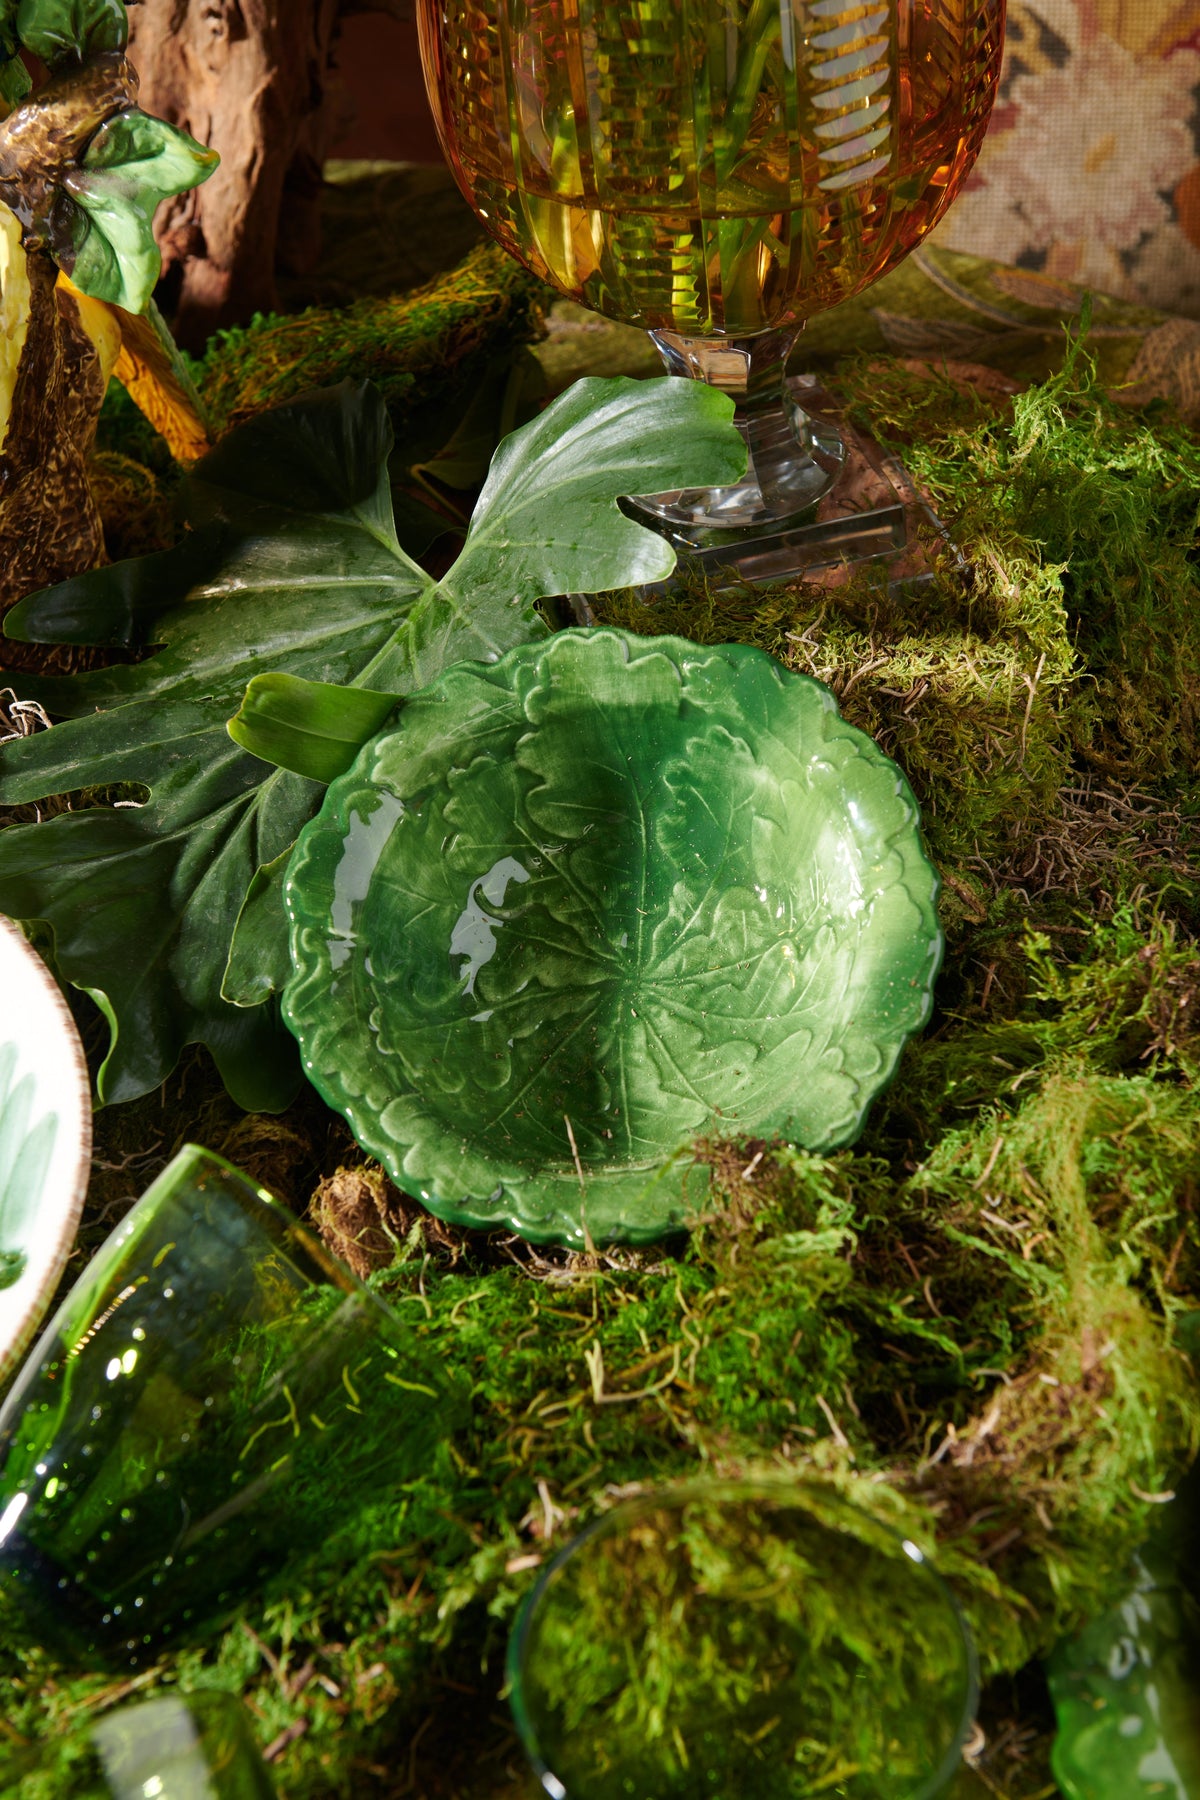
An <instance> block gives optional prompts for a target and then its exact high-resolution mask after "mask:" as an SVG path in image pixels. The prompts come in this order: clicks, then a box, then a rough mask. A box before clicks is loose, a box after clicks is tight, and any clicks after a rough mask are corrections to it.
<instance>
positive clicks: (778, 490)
mask: <svg viewBox="0 0 1200 1800" xmlns="http://www.w3.org/2000/svg"><path fill="white" fill-rule="evenodd" d="M798 336H799V331H798V330H792V331H768V332H761V333H758V334H757V335H756V336H754V337H742V338H737V337H684V336H682V335H681V334H680V333H679V332H676V331H652V332H651V333H650V337H651V340H652V341H653V343H654V345H655V347H656V349H657V350H658V353H659V355H660V356H661V357H662V359H663V362H664V363H665V365H666V368H667V372H668V374H670V375H686V376H689V377H691V379H693V380H695V381H706V382H708V384H709V386H710V387H716V388H720V390H721V392H722V393H725V394H728V395H729V396H730V398H731V399H732V400H733V401H734V403H735V406H736V408H737V410H736V412H735V413H734V421H733V422H734V424H735V425H736V426H737V428H738V430H739V431H740V432H741V434H742V436H743V438H744V439H745V440H746V450H747V453H748V456H749V464H748V467H747V470H746V476H745V479H744V480H743V481H740V482H737V483H736V484H734V485H733V486H732V487H719V488H684V489H681V490H679V491H678V492H675V493H670V494H639V495H638V496H637V497H636V499H634V500H633V501H631V502H630V510H631V511H633V512H634V514H635V516H638V517H641V518H642V519H644V521H645V523H646V524H649V525H654V526H655V527H656V528H657V529H658V530H660V531H665V532H666V533H667V534H668V535H669V536H670V537H672V538H675V539H676V540H678V541H679V542H682V543H690V544H696V545H700V546H703V545H710V544H714V543H721V542H731V543H734V542H737V541H738V540H739V539H748V538H753V537H761V536H763V535H765V534H768V533H773V532H779V531H785V530H787V529H788V528H789V527H792V526H794V525H797V524H800V523H802V522H803V521H804V519H805V518H806V517H807V516H810V515H811V510H812V508H813V507H814V506H815V505H816V504H817V502H818V501H819V500H821V499H823V498H824V496H825V495H826V494H827V493H828V492H829V490H830V489H831V488H832V487H833V484H834V482H835V481H836V480H837V478H838V476H839V475H840V474H841V471H842V467H843V464H844V463H845V460H846V446H845V443H844V442H843V439H842V437H841V434H840V432H839V431H838V430H837V428H836V426H834V425H832V424H830V423H829V422H828V421H827V420H823V419H818V418H815V417H814V416H813V415H812V414H810V413H807V412H805V410H804V408H803V407H802V406H800V405H799V403H798V402H797V401H796V399H795V398H794V396H793V395H792V393H791V391H790V389H789V387H788V384H787V381H786V378H785V373H784V372H785V368H786V365H787V359H788V356H789V355H790V353H791V351H792V348H793V346H794V344H795V342H796V339H797V337H798Z"/></svg>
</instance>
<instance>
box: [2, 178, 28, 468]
mask: <svg viewBox="0 0 1200 1800" xmlns="http://www.w3.org/2000/svg"><path fill="white" fill-rule="evenodd" d="M28 330H29V272H28V270H27V268H26V266H25V250H24V247H23V245H22V243H21V227H20V224H19V223H18V221H17V216H16V214H15V213H14V212H13V211H12V209H11V208H10V207H7V206H5V204H4V202H3V201H2V200H0V449H3V447H4V440H5V438H6V437H7V435H8V421H9V419H10V417H11V415H12V404H13V390H14V388H15V387H16V385H17V367H18V364H19V363H20V361H21V352H22V350H24V348H25V336H26V333H27V332H28Z"/></svg>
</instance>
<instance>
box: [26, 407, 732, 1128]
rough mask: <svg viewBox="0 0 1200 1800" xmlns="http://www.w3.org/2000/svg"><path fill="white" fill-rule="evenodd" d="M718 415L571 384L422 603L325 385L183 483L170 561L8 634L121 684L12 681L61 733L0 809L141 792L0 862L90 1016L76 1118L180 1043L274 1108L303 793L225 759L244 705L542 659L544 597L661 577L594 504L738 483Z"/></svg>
mask: <svg viewBox="0 0 1200 1800" xmlns="http://www.w3.org/2000/svg"><path fill="white" fill-rule="evenodd" d="M731 412H732V408H731V405H730V403H729V401H728V400H726V399H725V398H724V397H723V396H721V395H718V394H716V393H715V392H713V391H712V390H709V389H707V388H705V387H703V386H702V385H701V384H699V383H696V384H692V383H685V382H671V381H662V382H656V383H640V382H632V381H626V380H611V381H604V380H589V381H583V382H579V383H577V384H576V386H575V387H574V388H572V389H571V390H569V391H568V393H566V394H564V395H562V396H561V397H560V398H559V399H558V400H557V401H556V402H555V403H554V404H553V405H552V406H551V407H549V408H548V409H547V410H546V412H544V413H543V414H541V415H540V416H539V417H538V418H537V419H535V420H533V421H532V422H531V423H530V424H528V425H526V426H524V427H523V428H522V429H521V430H520V431H518V432H515V433H514V434H513V435H512V436H510V437H509V438H507V439H506V440H505V441H504V443H503V444H502V445H501V446H500V448H499V450H498V451H497V453H496V456H495V458H494V459H493V462H492V468H491V472H490V474H489V477H488V480H487V482H486V484H485V485H484V488H483V492H482V494H481V496H480V499H479V503H478V505H477V506H476V509H475V513H474V515H473V518H472V520H471V524H470V528H469V531H468V534H467V538H466V542H465V544H464V546H463V549H462V552H461V554H460V555H459V557H458V559H457V561H456V562H455V563H454V565H453V567H452V568H451V569H450V570H449V572H448V573H447V574H446V575H444V576H443V577H442V578H441V580H435V579H434V578H433V577H432V576H430V575H428V574H426V573H425V572H424V570H422V569H421V568H420V567H419V565H418V564H417V563H415V562H414V561H413V560H412V559H411V557H409V556H408V555H407V554H406V553H405V551H404V550H403V549H402V548H401V547H400V544H399V541H398V539H397V536H396V532H395V528H394V524H393V519H392V511H391V501H390V495H389V487H388V475H387V459H388V455H389V452H390V451H391V448H392V433H391V427H390V425H389V424H388V420H387V415H386V411H385V409H384V406H383V403H382V401H381V399H380V398H379V396H378V394H377V393H376V392H375V391H374V389H372V388H371V387H370V386H369V385H353V384H344V385H342V386H341V387H339V388H334V389H331V390H327V391H325V392H322V393H319V394H317V395H313V396H310V397H308V398H305V399H302V400H297V401H295V402H293V403H291V404H289V405H286V406H283V407H280V408H278V409H276V410H274V411H272V412H268V413H264V414H262V415H260V416H259V417H258V418H256V419H253V420H251V421H249V422H248V423H247V424H246V425H244V426H242V427H241V428H239V429H238V430H236V431H235V432H233V433H231V434H230V436H229V437H228V438H226V439H225V441H224V442H223V443H222V444H221V445H220V446H219V447H218V448H217V449H216V450H215V451H214V452H213V453H212V454H211V455H210V456H209V457H207V458H206V459H205V460H204V462H202V463H201V464H200V465H199V466H198V467H197V469H196V471H195V472H194V474H193V476H192V478H191V480H190V482H189V483H188V486H187V489H186V499H185V505H186V509H187V517H188V520H189V522H190V524H191V526H192V529H191V530H190V531H189V532H188V534H187V535H186V536H185V538H184V540H183V542H182V543H181V544H180V545H179V546H178V547H177V548H176V549H174V550H170V551H166V552H160V553H159V554H157V555H154V556H149V557H143V558H139V559H136V560H133V561H130V562H126V563H120V564H116V565H114V566H112V567H110V568H106V569H101V570H96V571H93V572H91V573H90V574H87V575H83V576H80V577H78V578H76V579H75V580H73V581H69V582H66V583H64V584H62V585H61V586H60V587H58V588H55V589H51V590H49V591H47V592H45V593H43V594H40V595H35V596H34V597H32V598H31V599H29V600H26V601H24V602H22V603H21V604H20V605H19V606H18V607H16V608H14V609H13V611H12V612H11V613H10V614H9V615H8V618H7V621H6V629H7V631H8V633H9V635H11V636H20V637H21V638H23V639H25V640H26V641H32V642H39V643H72V644H94V645H102V646H105V647H108V648H113V649H120V650H125V651H129V652H134V653H136V654H139V655H141V656H142V658H143V660H140V661H135V662H128V663H124V664H120V665H117V666H115V667H112V668H107V669H101V670H96V671H93V672H91V673H88V674H84V675H74V676H66V677H60V678H45V679H41V680H38V681H32V680H29V679H23V682H22V686H23V689H24V690H26V692H27V693H28V695H29V697H31V698H35V699H38V700H39V701H40V702H41V703H42V704H43V705H44V706H45V707H46V708H47V709H48V710H49V711H50V712H51V713H52V714H53V715H55V716H57V717H60V718H62V719H63V721H64V722H63V723H62V724H60V725H58V726H56V727H55V729H54V730H52V731H50V732H48V733H42V734H40V735H38V736H37V737H34V738H30V739H26V740H24V741H22V742H20V743H15V744H11V745H7V746H5V747H4V749H3V750H2V751H0V804H8V805H17V804H23V803H28V802H33V801H41V800H44V799H47V798H49V797H50V796H52V795H61V794H65V793H70V792H74V791H77V790H80V789H84V788H89V789H90V788H95V787H96V786H98V785H101V784H122V783H124V784H133V785H134V787H135V788H136V789H140V790H145V791H146V792H147V793H148V798H147V799H146V801H145V803H144V804H137V803H133V804H130V803H129V802H121V803H118V804H116V805H114V806H89V807H87V808H85V809H84V810H82V811H68V812H63V813H60V814H59V815H58V816H56V817H55V818H53V819H50V820H48V821H46V822H45V823H43V824H39V825H36V826H15V827H12V828H10V829H9V830H7V831H6V832H5V833H4V834H3V837H0V908H3V910H5V911H7V912H8V913H10V914H12V915H14V916H16V917H18V918H24V919H42V920H45V921H46V922H47V923H48V924H49V925H50V926H51V927H52V928H53V931H54V934H55V954H56V957H57V961H58V966H59V968H60V971H61V973H62V974H63V976H64V977H65V978H66V979H68V980H69V981H71V982H73V983H74V984H75V985H76V986H78V987H80V988H83V989H84V990H86V991H87V992H89V993H90V994H92V995H93V997H94V998H95V999H96V1000H97V1002H98V1004H99V1005H100V1006H101V1008H102V1009H103V1011H104V1012H105V1014H106V1016H107V1018H108V1021H109V1025H110V1029H111V1045H110V1049H109V1053H108V1056H107V1059H106V1061H105V1063H104V1066H103V1068H102V1069H101V1072H100V1077H99V1084H98V1085H99V1092H100V1098H101V1099H102V1100H126V1099H131V1098H134V1097H135V1096H137V1095H139V1094H142V1093H146V1092H148V1091H149V1090H150V1089H151V1088H153V1087H156V1086H157V1085H158V1084H159V1083H160V1082H161V1081H162V1080H163V1079H164V1077H165V1076H166V1075H167V1074H168V1073H169V1072H170V1070H171V1069H172V1067H173V1066H174V1064H175V1062H176V1060H177V1058H178V1056H179V1053H180V1051H181V1050H182V1048H183V1047H184V1045H185V1044H188V1043H192V1042H200V1043H204V1044H206V1045H208V1047H209V1049H210V1050H211V1051H212V1054H213V1056H214V1058H215V1060H216V1063H217V1065H218V1067H219V1069H220V1071H221V1074H222V1077H223V1079H224V1080H225V1082H226V1085H227V1086H228V1088H229V1091H230V1093H231V1094H232V1095H233V1097H234V1098H235V1099H236V1100H237V1101H238V1102H239V1104H241V1105H244V1106H246V1107H247V1108H250V1109H263V1110H274V1109H276V1108H278V1107H280V1106H282V1105H284V1104H286V1103H287V1101H288V1099H289V1098H290V1097H291V1095H292V1094H293V1093H294V1092H295V1088H296V1085H297V1082H298V1065H297V1061H296V1057H295V1052H294V1049H293V1048H292V1046H291V1041H290V1039H289V1038H287V1036H286V1034H285V1033H284V1031H283V1028H282V1026H281V1024H280V1022H279V1019H278V1016H277V1010H276V1007H275V1004H274V1002H273V1000H272V999H271V992H272V989H273V988H274V987H275V986H276V985H277V984H278V981H279V979H280V978H281V976H282V975H283V974H284V973H285V972H286V946H285V936H286V933H285V925H284V918H283V911H282V905H281V898H280V896H281V886H282V875H283V870H284V867H285V866H286V861H287V857H288V854H289V852H290V849H291V846H292V844H293V843H294V842H295V838H296V835H297V833H298V831H299V829H300V827H301V825H302V824H303V823H304V822H305V820H306V819H307V818H308V817H310V816H311V814H312V813H313V812H314V811H315V810H316V807H317V805H318V804H319V800H320V794H321V790H320V788H319V787H318V786H317V785H316V784H315V783H313V782H312V781H310V780H306V779H304V778H303V777H301V776H298V775H296V774H293V773H289V772H286V771H280V770H276V769H272V768H270V767H269V765H267V764H265V763H264V762H262V761H261V760H259V759H258V758H256V757H254V756H250V755H248V754H247V753H246V752H245V751H244V750H242V749H241V748H240V747H239V746H238V745H237V744H236V743H234V742H233V741H231V739H230V736H229V734H228V732H227V730H226V721H227V720H228V718H229V716H230V714H231V712H233V711H234V709H235V708H236V706H237V704H238V702H239V701H240V700H241V697H242V695H243V693H244V691H245V688H246V685H247V683H248V682H249V681H250V680H251V679H252V678H253V677H254V676H255V675H258V674H260V673H267V672H273V671H279V672H281V673H283V674H286V675H292V676H298V677H300V678H301V679H304V680H315V681H319V682H325V683H335V684H339V685H348V686H354V687H362V688H364V689H368V690H372V691H379V690H382V691H384V692H386V693H387V694H389V695H390V694H396V695H403V694H408V693H412V692H415V691H416V690H417V689H419V688H421V687H423V686H425V685H427V684H428V683H429V682H430V681H432V680H433V679H435V678H436V676H437V675H439V674H440V673H441V671H442V670H443V669H444V668H446V667H448V666H449V665H450V664H451V663H454V662H458V661H463V660H466V661H492V660H494V659H495V658H496V657H498V656H500V655H501V654H502V653H503V652H504V651H505V650H507V649H509V648H510V647H512V646H513V645H515V644H518V643H521V642H524V641H526V640H527V639H530V638H533V637H536V636H538V635H540V634H541V633H543V632H544V631H545V630H546V625H545V623H544V621H543V620H542V618H541V617H540V616H539V614H538V613H537V612H536V610H535V606H534V602H535V601H536V600H537V599H538V598H540V597H542V596H545V595H553V594H557V593H562V592H569V591H572V590H574V589H578V588H594V587H612V586H616V585H618V584H621V583H633V582H647V581H655V580H659V579H661V578H662V577H663V576H665V575H666V574H668V573H669V572H670V570H671V568H672V567H673V565H674V560H675V558H674V552H673V551H672V550H671V548H670V547H669V545H668V544H667V543H666V542H665V540H663V539H662V538H660V537H657V536H656V535H655V534H654V533H652V532H649V531H646V530H644V529H643V528H642V527H641V526H638V525H636V524H634V523H633V522H632V521H631V520H629V519H627V518H625V516H624V515H623V514H622V513H621V512H620V511H619V510H618V508H617V506H616V500H617V497H618V496H619V495H621V494H626V493H630V492H638V491H642V492H644V491H647V490H650V491H654V490H660V489H663V488H673V487H679V486H683V485H692V484H702V483H708V482H719V481H728V480H730V479H732V478H734V477H736V475H737V474H738V473H740V471H741V469H742V468H743V467H744V462H745V452H744V448H743V446H742V442H741V439H740V438H739V437H738V435H737V433H736V432H735V431H734V429H733V427H732V425H731V423H730V422H729V421H730V417H731ZM149 651H153V654H149V655H147V654H145V653H146V652H149Z"/></svg>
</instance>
